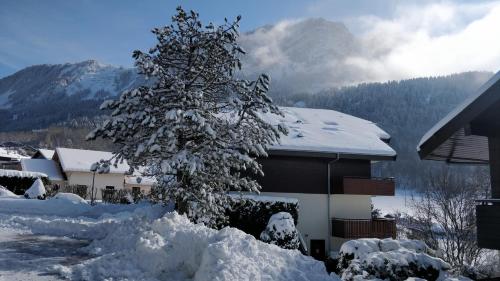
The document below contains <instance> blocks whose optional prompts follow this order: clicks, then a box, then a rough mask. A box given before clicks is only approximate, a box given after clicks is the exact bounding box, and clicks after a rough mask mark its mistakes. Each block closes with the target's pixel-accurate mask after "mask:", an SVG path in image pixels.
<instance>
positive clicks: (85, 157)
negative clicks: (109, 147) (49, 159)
mask: <svg viewBox="0 0 500 281" xmlns="http://www.w3.org/2000/svg"><path fill="white" fill-rule="evenodd" d="M56 153H57V156H58V157H59V161H60V162H61V167H62V169H63V171H64V172H90V166H92V164H94V163H95V162H99V161H100V160H101V159H104V160H109V159H111V158H112V157H113V153H112V152H108V151H96V150H85V149H73V148H62V147H58V148H56ZM128 170H129V166H128V164H127V163H126V162H125V161H124V162H122V163H118V166H117V167H115V166H114V165H111V168H110V170H109V173H111V174H124V173H125V172H127V171H128Z"/></svg>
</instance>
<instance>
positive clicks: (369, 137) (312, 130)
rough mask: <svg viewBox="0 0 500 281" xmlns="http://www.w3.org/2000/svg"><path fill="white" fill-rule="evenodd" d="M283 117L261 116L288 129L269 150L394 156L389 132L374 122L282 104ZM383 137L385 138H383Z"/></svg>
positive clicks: (327, 111)
mask: <svg viewBox="0 0 500 281" xmlns="http://www.w3.org/2000/svg"><path fill="white" fill-rule="evenodd" d="M281 109H282V111H283V112H284V114H285V116H284V117H280V116H277V115H274V114H267V115H264V116H263V118H264V119H265V120H267V121H268V122H270V123H272V124H276V125H277V124H279V123H284V124H285V125H287V127H288V129H289V133H288V135H287V136H282V137H281V144H279V145H275V146H272V147H271V148H270V150H271V151H272V150H280V151H302V152H318V153H327V154H328V153H335V154H336V153H339V154H348V155H368V156H382V157H395V156H396V152H395V151H394V150H393V149H392V148H391V147H390V146H389V145H388V144H387V143H386V142H385V141H387V140H389V139H390V135H389V134H388V133H386V132H385V131H384V130H382V129H380V128H379V127H378V126H377V125H376V124H375V123H373V122H371V121H368V120H364V119H361V118H358V117H354V116H352V115H348V114H345V113H341V112H338V111H335V110H327V109H312V108H298V107H282V108H281ZM384 140H385V141H384Z"/></svg>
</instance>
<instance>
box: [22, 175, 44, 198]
mask: <svg viewBox="0 0 500 281" xmlns="http://www.w3.org/2000/svg"><path fill="white" fill-rule="evenodd" d="M46 193H47V191H46V190H45V186H44V185H43V182H42V180H41V179H39V178H38V179H36V180H35V182H34V183H33V184H32V185H31V187H30V188H28V190H26V192H25V193H24V197H26V198H28V199H45V195H46Z"/></svg>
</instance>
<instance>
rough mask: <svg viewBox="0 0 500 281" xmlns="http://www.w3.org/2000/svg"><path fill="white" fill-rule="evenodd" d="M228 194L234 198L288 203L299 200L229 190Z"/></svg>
mask: <svg viewBox="0 0 500 281" xmlns="http://www.w3.org/2000/svg"><path fill="white" fill-rule="evenodd" d="M229 196H231V197H232V198H234V199H238V198H243V199H250V200H254V201H258V202H271V203H275V202H283V203H290V204H297V203H299V200H298V199H297V198H290V197H278V196H268V195H261V194H250V193H241V192H231V193H229Z"/></svg>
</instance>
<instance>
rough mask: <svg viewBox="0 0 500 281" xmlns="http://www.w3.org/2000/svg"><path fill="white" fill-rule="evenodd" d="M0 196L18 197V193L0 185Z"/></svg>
mask: <svg viewBox="0 0 500 281" xmlns="http://www.w3.org/2000/svg"><path fill="white" fill-rule="evenodd" d="M0 198H19V195H16V194H14V192H12V191H10V190H8V189H7V188H5V187H3V186H1V185H0Z"/></svg>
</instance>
